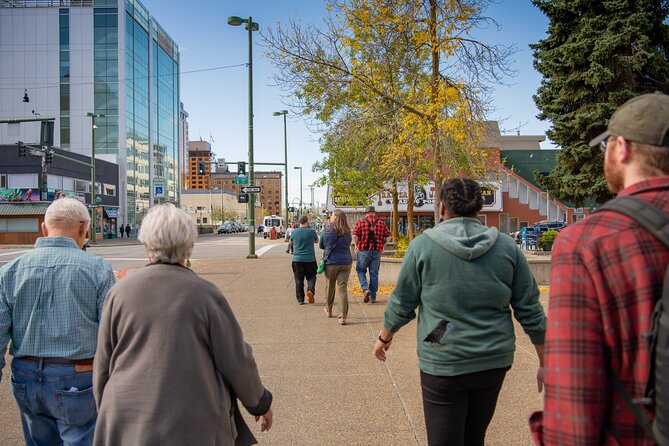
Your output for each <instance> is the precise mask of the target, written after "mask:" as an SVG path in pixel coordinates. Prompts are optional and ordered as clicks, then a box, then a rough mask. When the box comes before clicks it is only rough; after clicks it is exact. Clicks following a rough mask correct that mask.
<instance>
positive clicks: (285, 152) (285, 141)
mask: <svg viewBox="0 0 669 446" xmlns="http://www.w3.org/2000/svg"><path fill="white" fill-rule="evenodd" d="M287 114H288V110H281V111H280V112H274V113H273V115H274V116H283V156H284V163H285V164H286V165H285V166H284V167H285V168H286V185H285V187H284V189H285V192H286V197H285V198H286V225H288V134H287V131H286V115H287Z"/></svg>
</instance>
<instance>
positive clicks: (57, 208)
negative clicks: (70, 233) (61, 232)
mask: <svg viewBox="0 0 669 446" xmlns="http://www.w3.org/2000/svg"><path fill="white" fill-rule="evenodd" d="M90 222H91V217H90V215H88V209H86V205H84V204H83V203H82V202H81V201H79V200H77V199H75V198H69V197H64V198H59V199H58V200H55V201H54V202H53V203H51V205H49V207H48V208H47V210H46V214H44V224H46V226H47V228H60V229H70V228H74V227H77V226H79V225H80V224H81V223H86V226H88V225H89V224H90Z"/></svg>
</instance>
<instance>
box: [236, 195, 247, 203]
mask: <svg viewBox="0 0 669 446" xmlns="http://www.w3.org/2000/svg"><path fill="white" fill-rule="evenodd" d="M248 202H249V194H239V195H237V203H248Z"/></svg>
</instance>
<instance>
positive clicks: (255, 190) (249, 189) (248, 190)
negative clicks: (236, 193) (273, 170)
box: [242, 186, 262, 194]
mask: <svg viewBox="0 0 669 446" xmlns="http://www.w3.org/2000/svg"><path fill="white" fill-rule="evenodd" d="M261 191H262V186H245V187H242V192H244V193H245V194H259V193H260V192H261Z"/></svg>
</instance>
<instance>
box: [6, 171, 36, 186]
mask: <svg viewBox="0 0 669 446" xmlns="http://www.w3.org/2000/svg"><path fill="white" fill-rule="evenodd" d="M7 187H9V188H13V189H30V188H33V187H39V182H38V181H37V174H36V173H34V174H33V173H17V174H10V175H8V176H7Z"/></svg>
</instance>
